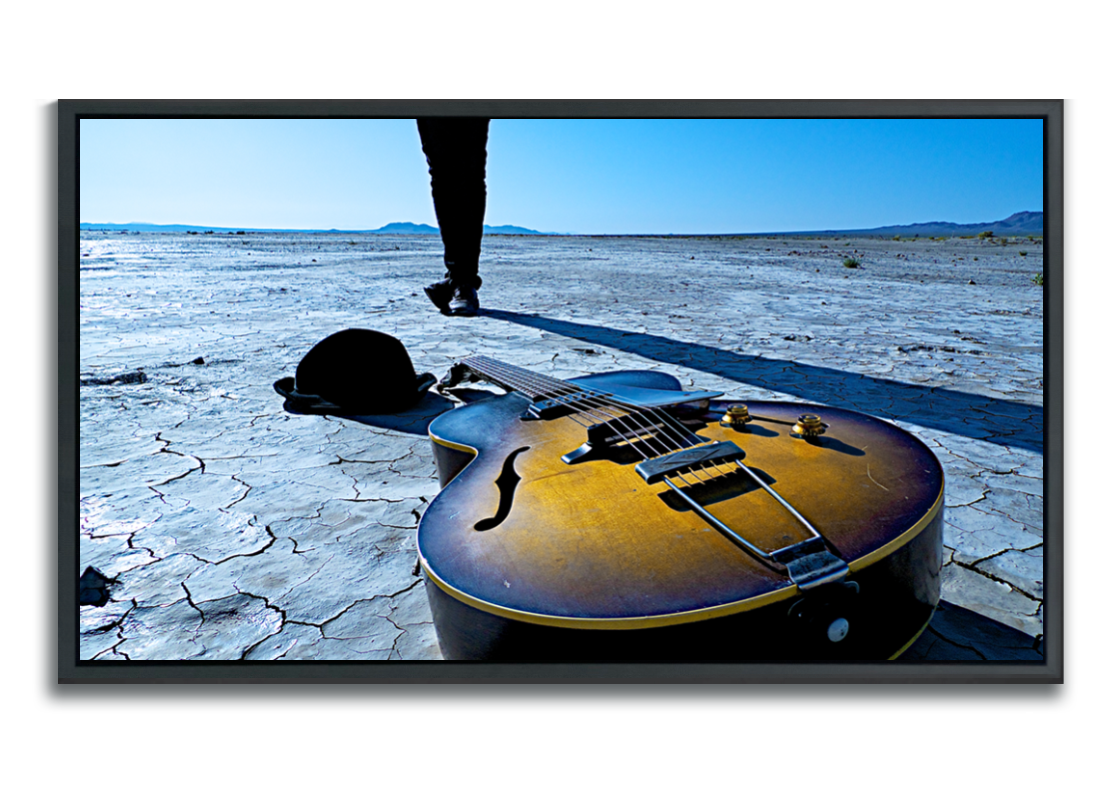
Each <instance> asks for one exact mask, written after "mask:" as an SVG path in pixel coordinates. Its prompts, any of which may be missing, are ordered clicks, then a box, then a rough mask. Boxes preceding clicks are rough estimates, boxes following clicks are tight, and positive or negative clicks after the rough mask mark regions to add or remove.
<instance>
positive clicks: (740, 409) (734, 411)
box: [721, 404, 752, 429]
mask: <svg viewBox="0 0 1116 792" xmlns="http://www.w3.org/2000/svg"><path fill="white" fill-rule="evenodd" d="M750 420H752V416H751V415H749V414H748V405H747V404H730V405H729V407H728V409H727V410H725V414H724V415H723V416H721V426H731V427H735V428H737V429H739V428H741V427H742V426H744V424H746V423H748V421H750Z"/></svg>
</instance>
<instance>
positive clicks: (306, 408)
mask: <svg viewBox="0 0 1116 792" xmlns="http://www.w3.org/2000/svg"><path fill="white" fill-rule="evenodd" d="M437 381H438V378H437V377H435V376H434V375H433V374H431V373H430V372H429V371H428V372H426V373H424V374H420V375H418V376H417V377H415V389H414V391H413V393H414V396H413V398H412V399H411V400H410V403H409V404H407V405H406V406H405V407H404V408H403V409H380V408H376V409H367V407H368V405H359V406H349V405H346V406H342V405H340V404H336V403H334V402H331V401H329V400H328V399H324V398H322V397H321V396H319V395H318V394H316V393H305V392H303V391H300V390H299V389H298V388H297V387H296V386H295V378H294V377H283V378H282V379H280V380H277V381H276V382H275V385H274V388H275V392H276V393H278V394H279V395H280V396H282V397H283V398H284V399H286V401H285V402H284V403H283V408H284V409H286V410H287V411H288V412H293V413H302V414H306V415H388V414H392V413H396V412H403V411H405V410H408V409H410V408H411V407H414V406H415V405H416V404H417V403H418V402H419V401H421V400H422V397H423V396H424V395H425V394H426V392H427V391H428V390H430V387H431V386H432V385H433V384H434V383H435V382H437Z"/></svg>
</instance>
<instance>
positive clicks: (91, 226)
mask: <svg viewBox="0 0 1116 792" xmlns="http://www.w3.org/2000/svg"><path fill="white" fill-rule="evenodd" d="M81 230H82V231H118V232H119V231H124V232H129V231H135V232H136V233H141V232H142V233H145V234H152V233H164V234H182V233H189V232H193V233H195V234H202V233H205V232H206V231H211V232H213V233H215V234H235V233H238V232H244V233H248V232H249V231H251V232H252V233H256V234H331V233H332V234H437V233H438V229H437V228H435V227H434V226H431V225H427V224H426V223H388V224H387V225H386V226H384V227H382V228H375V229H368V230H361V231H350V230H344V231H343V230H340V229H337V228H330V229H328V230H327V229H322V228H245V227H242V226H233V227H221V226H199V225H157V224H155V223H81ZM484 233H486V234H542V233H543V232H542V231H533V230H531V229H530V228H520V227H519V226H513V225H500V226H490V225H486V226H485V227H484Z"/></svg>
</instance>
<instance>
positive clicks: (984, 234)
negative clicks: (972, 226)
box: [977, 231, 992, 239]
mask: <svg viewBox="0 0 1116 792" xmlns="http://www.w3.org/2000/svg"><path fill="white" fill-rule="evenodd" d="M991 238H992V232H991V231H981V232H980V233H979V234H977V239H991Z"/></svg>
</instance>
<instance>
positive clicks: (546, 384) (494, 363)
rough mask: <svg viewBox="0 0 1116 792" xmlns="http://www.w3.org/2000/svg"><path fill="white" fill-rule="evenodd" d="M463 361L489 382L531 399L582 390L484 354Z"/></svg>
mask: <svg viewBox="0 0 1116 792" xmlns="http://www.w3.org/2000/svg"><path fill="white" fill-rule="evenodd" d="M461 362H462V363H463V364H465V365H466V366H468V367H469V368H470V369H472V370H473V371H475V372H476V373H477V374H479V375H481V376H482V377H484V378H485V379H486V380H488V381H489V382H493V383H495V384H496V385H499V386H500V387H502V388H509V389H511V390H514V391H517V392H519V393H522V394H523V395H524V396H527V397H528V398H530V399H531V400H535V399H540V398H547V397H550V396H554V395H555V394H558V393H570V392H573V391H580V390H581V388H579V387H577V386H576V385H573V384H571V383H569V382H566V381H564V380H560V379H556V378H554V377H547V376H546V375H544V374H535V373H534V372H531V371H527V370H526V369H521V368H519V367H518V366H512V365H509V364H507V363H501V362H500V361H499V360H493V359H492V358H490V357H485V356H484V355H476V356H474V357H470V358H465V360H463V361H461Z"/></svg>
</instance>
